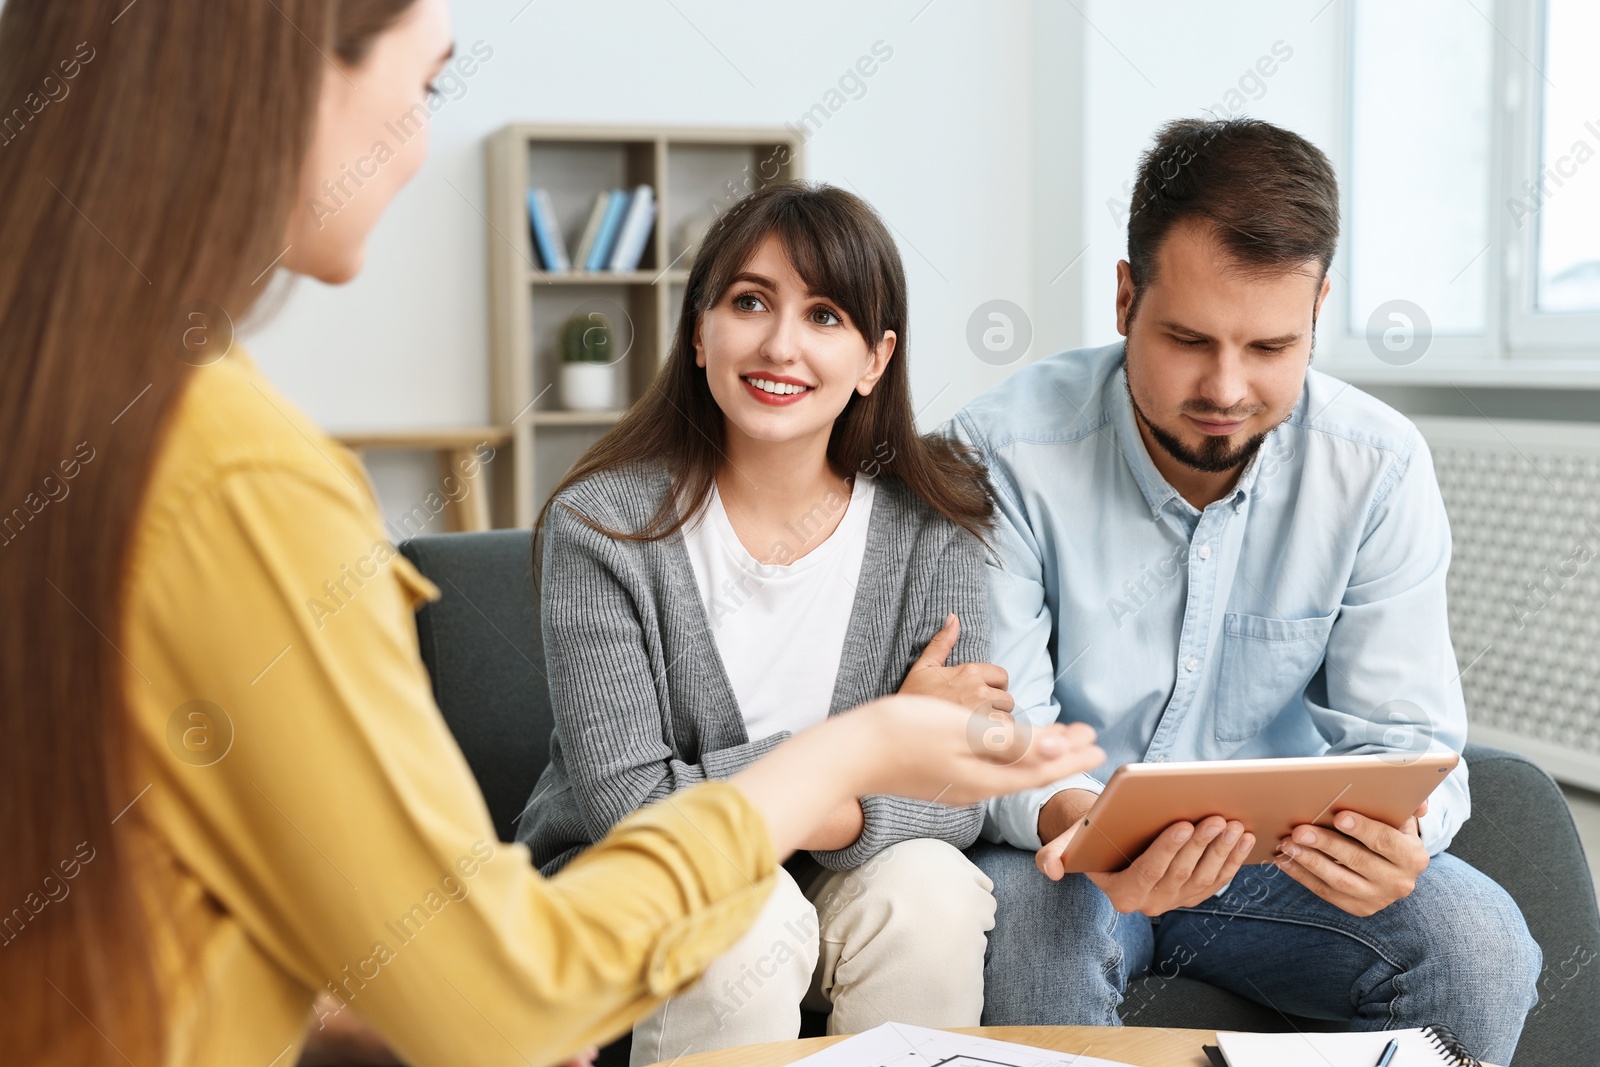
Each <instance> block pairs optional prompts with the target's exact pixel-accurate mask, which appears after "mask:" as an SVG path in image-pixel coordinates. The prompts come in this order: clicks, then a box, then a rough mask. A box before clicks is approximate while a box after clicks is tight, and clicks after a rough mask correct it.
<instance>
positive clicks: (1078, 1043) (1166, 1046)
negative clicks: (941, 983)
mask: <svg viewBox="0 0 1600 1067" xmlns="http://www.w3.org/2000/svg"><path fill="white" fill-rule="evenodd" d="M953 1032H954V1033H958V1034H976V1035H977V1036H979V1037H988V1038H993V1039H994V1040H996V1041H1013V1042H1015V1043H1016V1044H1019V1045H1033V1046H1034V1047H1036V1048H1043V1049H1049V1050H1051V1051H1052V1052H1077V1053H1082V1054H1085V1055H1090V1056H1099V1057H1100V1058H1102V1059H1107V1060H1121V1061H1122V1062H1124V1063H1129V1064H1134V1065H1136V1067H1208V1065H1209V1064H1210V1061H1209V1060H1207V1059H1206V1054H1205V1053H1204V1052H1201V1051H1200V1046H1201V1045H1215V1044H1216V1043H1217V1035H1216V1033H1215V1032H1214V1031H1212V1030H1167V1029H1160V1028H1154V1027H1141V1026H980V1027H977V1028H976V1029H970V1030H956V1031H953ZM843 1040H844V1038H843V1037H809V1038H805V1039H804V1040H800V1041H777V1042H774V1043H772V1044H770V1045H745V1046H744V1047H743V1048H730V1049H723V1050H722V1051H720V1052H702V1053H700V1054H699V1055H698V1056H684V1057H681V1058H679V1059H676V1060H671V1061H669V1062H670V1064H671V1067H780V1065H782V1064H789V1063H793V1062H794V1061H795V1060H798V1059H800V1058H801V1057H803V1056H809V1055H811V1054H812V1053H813V1052H817V1051H820V1050H822V1049H825V1048H827V1047H828V1046H829V1045H832V1044H835V1043H836V1042H839V1041H843ZM659 1067H667V1065H659Z"/></svg>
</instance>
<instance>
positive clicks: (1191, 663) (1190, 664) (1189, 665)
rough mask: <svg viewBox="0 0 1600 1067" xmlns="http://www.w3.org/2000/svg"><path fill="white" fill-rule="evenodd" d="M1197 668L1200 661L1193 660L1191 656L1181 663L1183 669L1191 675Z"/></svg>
mask: <svg viewBox="0 0 1600 1067" xmlns="http://www.w3.org/2000/svg"><path fill="white" fill-rule="evenodd" d="M1198 666H1200V661H1199V660H1197V659H1195V658H1194V657H1193V656H1190V657H1189V658H1188V659H1186V660H1184V661H1183V669H1184V670H1186V671H1189V672H1191V673H1192V672H1193V671H1194V669H1195V668H1196V667H1198Z"/></svg>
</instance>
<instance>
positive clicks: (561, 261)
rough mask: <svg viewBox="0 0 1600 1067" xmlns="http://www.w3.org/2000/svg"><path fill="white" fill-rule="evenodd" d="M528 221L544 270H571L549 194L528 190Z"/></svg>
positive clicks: (537, 190) (542, 191) (541, 190)
mask: <svg viewBox="0 0 1600 1067" xmlns="http://www.w3.org/2000/svg"><path fill="white" fill-rule="evenodd" d="M528 221H529V222H530V223H531V224H532V226H533V240H534V243H535V244H536V245H538V246H539V258H540V259H541V260H543V261H544V269H545V270H548V271H563V270H571V269H572V264H571V262H570V261H569V260H568V259H567V246H566V242H564V241H562V239H561V230H560V228H559V227H558V226H557V225H556V213H555V208H554V207H553V206H552V205H551V203H550V194H549V193H547V192H545V191H544V190H543V189H537V188H536V189H529V190H528Z"/></svg>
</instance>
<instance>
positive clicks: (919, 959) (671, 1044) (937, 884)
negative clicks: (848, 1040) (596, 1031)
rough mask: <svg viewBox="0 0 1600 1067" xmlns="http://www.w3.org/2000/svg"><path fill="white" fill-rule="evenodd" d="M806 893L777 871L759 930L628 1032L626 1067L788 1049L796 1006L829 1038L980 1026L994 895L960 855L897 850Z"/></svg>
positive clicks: (926, 842) (814, 881)
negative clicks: (819, 1015)
mask: <svg viewBox="0 0 1600 1067" xmlns="http://www.w3.org/2000/svg"><path fill="white" fill-rule="evenodd" d="M819 870H820V868H819ZM806 881H808V882H809V883H810V884H809V885H808V886H805V887H802V886H801V885H800V884H799V883H797V882H796V881H795V879H794V878H793V877H792V876H791V875H790V874H789V872H788V871H786V870H784V869H782V868H779V870H778V883H777V885H776V886H774V888H773V891H772V896H771V897H770V898H769V899H768V901H767V904H766V906H765V908H764V909H763V910H762V912H761V914H760V916H759V917H758V918H757V919H756V922H755V925H754V926H752V927H751V928H750V930H749V931H748V932H747V933H746V934H745V935H744V937H742V938H740V939H739V941H738V942H737V943H736V944H735V945H734V946H733V947H732V948H731V949H729V950H728V951H727V952H726V953H724V954H723V955H722V956H720V957H718V958H717V959H716V960H715V961H714V962H713V963H712V964H711V966H710V967H709V968H707V970H706V973H705V974H704V975H703V976H702V977H701V978H700V979H699V980H698V981H696V982H695V984H694V985H692V986H690V987H689V988H688V989H686V990H684V991H683V992H682V993H679V994H678V995H677V996H675V997H673V998H671V999H670V1000H668V1001H667V1002H666V1003H665V1004H663V1005H662V1006H661V1007H660V1008H659V1009H657V1010H656V1012H655V1013H654V1014H652V1015H650V1016H649V1017H648V1018H646V1019H643V1020H641V1021H640V1022H639V1023H638V1024H637V1025H636V1026H635V1027H634V1028H633V1055H632V1060H631V1064H632V1067H644V1065H646V1064H652V1063H658V1062H662V1061H671V1060H674V1059H676V1058H678V1057H679V1056H685V1055H689V1054H692V1053H696V1052H707V1051H710V1050H712V1049H722V1048H732V1047H733V1046H735V1045H749V1044H755V1043H757V1042H763V1041H787V1040H790V1039H792V1038H794V1037H796V1036H798V1035H799V1033H800V1008H801V1006H802V1004H803V1005H804V1006H805V1007H806V1008H807V1009H809V1010H812V1011H830V1010H831V1014H830V1015H829V1018H828V1032H829V1033H830V1034H854V1033H859V1032H861V1031H863V1030H870V1029H871V1028H872V1027H874V1026H877V1025H879V1024H880V1023H885V1022H889V1021H891V1020H892V1021H894V1022H904V1023H913V1024H916V1025H918V1026H934V1027H953V1026H977V1025H978V1017H979V1016H980V1015H981V1014H982V1012H983V954H984V949H985V947H986V945H987V941H988V938H987V936H986V935H987V934H988V932H989V931H990V930H992V929H993V928H994V910H995V905H994V896H993V890H994V886H993V884H992V883H990V881H989V879H988V877H987V876H985V875H984V873H983V872H982V871H980V870H979V869H978V868H977V867H975V866H974V865H973V864H972V862H971V861H969V860H968V859H967V858H966V856H964V855H962V854H961V851H960V850H959V849H957V848H956V847H955V846H953V845H949V844H946V843H945V842H943V841H933V840H930V839H926V838H922V839H917V840H912V841H902V842H900V843H899V844H897V845H893V846H891V847H889V848H887V849H885V850H884V851H883V852H881V853H879V854H878V855H877V856H875V857H873V858H872V859H871V860H869V861H868V862H867V863H866V864H864V865H863V866H861V867H859V868H857V869H855V870H853V871H826V870H822V871H821V873H820V874H818V875H817V876H816V877H814V878H813V877H809V876H808V877H807V878H806Z"/></svg>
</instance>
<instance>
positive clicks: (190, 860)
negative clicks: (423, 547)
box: [63, 351, 776, 1067]
mask: <svg viewBox="0 0 1600 1067" xmlns="http://www.w3.org/2000/svg"><path fill="white" fill-rule="evenodd" d="M351 576H353V577H351ZM325 582H331V583H334V585H335V586H336V587H337V588H338V589H339V590H340V595H339V597H338V598H337V601H336V602H337V603H338V610H337V611H335V612H332V613H331V614H330V613H329V611H328V610H327V606H328V604H329V603H330V599H329V594H328V593H327V590H326V588H325V587H324V583H325ZM437 596H438V591H437V590H436V589H435V588H434V587H433V586H432V585H431V584H430V583H429V582H428V581H427V580H426V579H425V578H423V577H422V576H421V575H420V574H419V573H418V572H417V571H416V570H415V568H413V567H412V566H411V564H410V563H409V562H408V561H407V560H406V559H405V558H404V557H403V556H400V555H398V554H396V553H395V552H394V550H393V548H392V547H390V545H389V544H388V542H387V541H386V540H385V538H384V535H383V529H382V525H381V521H380V518H379V513H378V510H377V507H376V504H375V501H374V498H373V495H372V492H371V488H370V485H369V483H368V481H367V477H366V474H365V472H364V471H363V469H362V467H361V465H360V463H359V462H358V461H357V460H356V459H355V457H354V456H352V455H351V454H350V453H349V452H348V451H346V450H345V449H343V448H341V447H340V446H339V445H338V444H336V443H335V442H334V441H333V440H331V439H330V438H329V437H327V436H326V435H325V434H323V433H322V432H321V431H319V430H318V429H317V428H316V426H314V425H313V424H312V423H311V422H310V421H309V420H308V419H307V418H306V417H305V416H303V415H302V414H301V413H300V412H298V411H297V410H295V408H294V407H293V406H292V405H290V404H289V403H288V402H287V401H286V400H285V399H284V398H283V397H282V396H280V395H279V394H278V393H277V392H276V391H275V390H274V389H273V388H272V387H271V385H269V384H268V383H267V381H266V380H265V379H264V378H263V377H262V376H261V374H260V373H259V372H258V371H257V370H256V368H255V366H254V364H253V363H252V362H251V361H250V360H249V358H248V357H247V356H245V355H244V353H242V352H238V351H235V352H234V353H232V354H231V355H229V356H228V357H226V358H224V359H223V360H221V361H219V362H218V363H216V364H213V365H211V366H208V367H204V368H202V369H200V370H199V371H198V372H197V373H196V374H195V378H194V380H193V382H192V383H191V385H190V387H189V389H188V390H187V392H186V394H185V396H184V398H183V400H182V402H181V403H180V405H179V407H178V410H177V411H176V412H175V415H174V418H173V421H172V425H171V428H170V431H169V437H168V438H167V441H166V443H165V445H164V447H163V449H162V452H161V455H160V457H159V461H158V463H157V466H156V468H155V471H154V475H153V478H152V480H151V482H150V486H149V490H148V494H147V496H146V500H145V504H144V509H143V513H142V515H141V517H140V521H139V524H138V528H137V533H136V543H135V545H134V562H133V567H132V572H131V586H130V590H129V602H128V607H127V610H128V612H129V625H128V628H127V631H126V640H125V641H124V643H123V647H122V648H121V649H120V651H121V652H122V653H123V654H124V657H125V659H126V660H127V665H128V668H127V679H128V691H129V693H130V694H131V702H132V707H133V711H134V718H135V724H136V729H135V736H134V751H133V752H132V753H131V757H132V765H133V768H134V779H133V781H134V789H135V790H141V789H142V791H141V792H138V793H137V795H135V796H130V797H129V798H128V800H129V804H130V807H129V810H130V811H137V813H138V816H139V818H138V819H120V818H119V822H118V823H117V824H116V827H117V830H118V831H119V832H125V833H127V834H129V835H130V836H131V838H132V839H133V840H134V841H135V842H136V847H135V854H136V855H138V856H140V857H143V858H147V859H148V860H149V861H150V864H151V867H150V877H149V879H148V882H147V884H149V885H150V887H151V892H150V901H151V904H150V908H151V911H152V912H153V914H154V916H155V920H156V923H157V941H156V948H157V950H158V952H159V953H160V959H159V962H160V965H161V970H162V973H163V974H165V975H167V976H168V981H167V988H169V989H170V991H171V992H170V996H169V1006H168V1011H169V1017H168V1019H167V1024H168V1032H169V1033H170V1034H171V1035H172V1042H173V1056H172V1058H171V1060H170V1062H171V1063H172V1064H174V1065H177V1064H182V1065H190V1064H194V1065H201V1064H203V1065H207V1067H210V1065H216V1064H256V1065H259V1067H292V1064H293V1063H294V1062H295V1059H296V1057H297V1055H298V1051H299V1048H300V1046H301V1044H302V1041H303V1038H304V1035H305V1032H306V1030H307V1027H308V1025H310V1026H317V1025H319V1022H318V1020H317V1019H316V1018H315V1016H314V1014H313V1012H312V1002H313V999H314V997H315V995H316V994H317V993H319V992H329V993H333V994H335V995H336V996H337V997H338V998H339V1000H340V1001H341V1002H342V1003H343V1004H344V1005H346V1006H348V1007H349V1008H350V1009H353V1010H354V1011H355V1012H357V1013H358V1014H359V1015H361V1016H362V1017H364V1018H365V1019H366V1020H368V1021H369V1022H371V1023H372V1024H373V1025H374V1026H375V1027H376V1028H377V1029H378V1030H379V1031H380V1032H382V1033H383V1035H384V1036H385V1037H386V1038H387V1039H388V1040H389V1041H390V1042H391V1044H393V1045H394V1047H395V1048H396V1050H397V1051H398V1052H399V1053H400V1054H401V1055H402V1056H403V1057H404V1058H405V1059H406V1060H407V1061H408V1062H410V1063H411V1064H413V1065H415V1067H429V1065H432V1064H445V1063H450V1064H461V1063H470V1064H474V1065H479V1067H482V1065H490V1064H516V1065H519V1067H525V1065H527V1064H529V1063H533V1064H539V1063H546V1062H551V1061H555V1060H559V1059H562V1058H564V1057H566V1056H568V1055H570V1054H572V1053H573V1052H574V1051H576V1050H578V1049H581V1048H583V1047H584V1046H586V1045H588V1044H591V1043H604V1042H605V1041H607V1040H609V1039H611V1038H612V1037H614V1036H616V1035H617V1034H619V1033H621V1032H622V1031H624V1030H625V1029H626V1028H627V1027H628V1026H629V1025H630V1024H631V1023H632V1022H633V1021H634V1020H635V1019H637V1018H639V1017H641V1016H642V1015H644V1014H645V1013H647V1012H648V1011H650V1010H651V1009H652V1008H653V1007H654V1006H655V1005H656V1004H658V1003H659V1002H660V1001H661V999H662V998H664V997H666V996H668V995H670V994H672V993H674V992H676V991H678V990H680V989H681V988H682V987H684V986H685V985H687V984H688V982H690V981H691V980H692V979H693V978H694V977H695V975H696V974H697V973H698V972H699V971H701V970H702V969H703V968H704V967H705V965H706V964H708V963H709V962H710V961H711V960H712V959H713V958H714V957H716V956H717V955H718V954H719V953H721V952H722V951H724V950H725V949H726V948H728V947H729V946H730V945H731V944H732V943H733V942H734V941H735V940H736V939H737V938H738V936H739V935H740V934H741V933H742V932H743V931H744V930H745V929H746V928H747V927H748V925H749V924H750V922H752V921H753V920H754V918H755V916H756V914H757V912H758V911H759V910H760V907H761V904H762V903H763V901H764V900H765V899H766V897H767V895H768V893H769V891H770V890H771V887H772V884H773V878H774V872H775V869H776V857H775V856H774V854H773V849H772V845H771V842H770V840H769V838H768V836H767V831H766V828H765V826H764V824H763V823H762V821H761V819H760V818H759V816H758V815H757V814H756V813H755V812H754V811H753V810H752V809H751V807H750V806H749V805H748V803H747V802H746V801H745V800H744V798H743V795H742V794H740V793H739V792H738V791H737V790H735V789H734V788H732V787H731V786H728V785H725V784H708V785H705V786H701V787H699V788H697V789H692V790H687V791H684V792H682V793H679V794H677V795H675V796H673V797H671V798H669V799H668V800H667V801H665V802H664V803H662V804H658V805H655V806H653V807H650V808H646V809H644V810H642V811H640V812H638V813H637V814H635V815H634V816H632V817H631V818H629V819H627V820H626V821H624V822H622V823H621V824H619V825H618V826H617V827H616V829H615V831H614V832H613V833H611V834H610V835H609V836H608V837H607V838H606V839H605V840H603V841H601V842H600V843H599V844H598V845H596V846H595V847H594V848H593V849H591V850H590V851H589V852H587V853H586V854H585V855H584V856H583V857H582V858H580V859H579V860H578V861H576V862H575V863H573V864H572V865H571V867H570V868H568V869H567V870H565V871H563V872H562V874H561V875H560V877H558V878H555V879H551V880H545V879H542V878H540V877H539V875H538V874H537V872H535V870H534V869H533V867H532V866H531V865H530V863H529V859H528V853H527V850H526V848H525V847H524V846H522V845H516V844H503V843H501V842H499V841H497V840H496V836H495V832H494V828H493V825H492V823H491V821H490V818H489V814H488V811H487V809H486V808H485V806H484V802H483V799H482V796H481V795H480V794H479V792H478V789H477V786H476V784H475V783H474V781H473V778H472V775H471V773H470V771H469V770H468V768H467V765H466V762H465V760H464V759H463V758H462V755H461V752H460V750H459V749H458V748H457V747H456V745H455V742H454V741H453V740H452V738H451V736H450V734H449V732H448V730H447V729H446V727H445V724H444V721H443V719H442V718H441V717H440V715H439V712H438V709H437V708H436V707H435V705H434V702H433V695H432V691H431V689H430V687H429V682H428V677H427V674H426V672H425V670H424V668H423V665H422V662H421V659H420V658H419V654H418V650H417V639H416V632H415V629H414V620H413V617H412V615H413V611H414V609H415V608H416V606H417V605H418V604H420V603H422V602H424V601H426V600H428V599H432V598H434V597H437ZM82 1037H83V1039H84V1040H98V1039H97V1038H95V1037H94V1036H93V1034H92V1032H90V1031H89V1028H88V1027H87V1026H86V1027H85V1034H84V1035H82ZM63 1062H64V1061H63Z"/></svg>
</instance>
